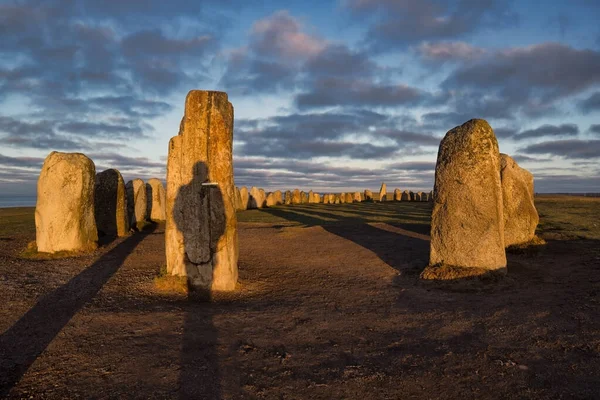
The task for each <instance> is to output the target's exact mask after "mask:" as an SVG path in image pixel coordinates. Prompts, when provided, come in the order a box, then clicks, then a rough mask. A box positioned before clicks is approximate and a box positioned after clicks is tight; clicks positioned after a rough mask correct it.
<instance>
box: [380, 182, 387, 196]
mask: <svg viewBox="0 0 600 400" xmlns="http://www.w3.org/2000/svg"><path fill="white" fill-rule="evenodd" d="M386 200H387V186H386V185H385V183H383V182H382V183H381V189H379V201H386Z"/></svg>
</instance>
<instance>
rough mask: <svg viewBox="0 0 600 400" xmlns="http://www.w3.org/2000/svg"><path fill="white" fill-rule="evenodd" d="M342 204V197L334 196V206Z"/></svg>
mask: <svg viewBox="0 0 600 400" xmlns="http://www.w3.org/2000/svg"><path fill="white" fill-rule="evenodd" d="M341 202H342V199H341V197H340V195H339V194H334V195H333V204H341Z"/></svg>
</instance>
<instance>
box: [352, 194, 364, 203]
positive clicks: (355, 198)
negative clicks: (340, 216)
mask: <svg viewBox="0 0 600 400" xmlns="http://www.w3.org/2000/svg"><path fill="white" fill-rule="evenodd" d="M352 199H353V200H354V202H355V203H360V202H361V201H362V198H361V197H360V192H354V195H352Z"/></svg>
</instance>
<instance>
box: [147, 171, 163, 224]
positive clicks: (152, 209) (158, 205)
mask: <svg viewBox="0 0 600 400" xmlns="http://www.w3.org/2000/svg"><path fill="white" fill-rule="evenodd" d="M146 199H147V201H148V205H147V207H148V219H149V220H150V221H153V222H163V221H165V220H166V217H165V210H166V206H167V204H166V203H167V199H166V193H165V187H164V186H163V184H162V182H161V181H160V179H156V178H151V179H148V183H146Z"/></svg>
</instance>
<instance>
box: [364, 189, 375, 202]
mask: <svg viewBox="0 0 600 400" xmlns="http://www.w3.org/2000/svg"><path fill="white" fill-rule="evenodd" d="M365 201H373V192H371V191H370V190H365Z"/></svg>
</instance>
